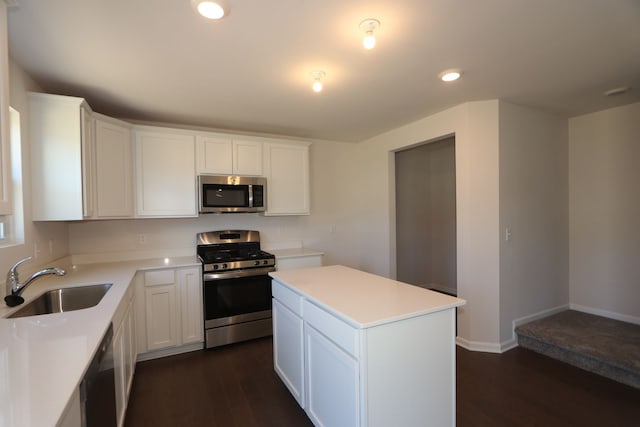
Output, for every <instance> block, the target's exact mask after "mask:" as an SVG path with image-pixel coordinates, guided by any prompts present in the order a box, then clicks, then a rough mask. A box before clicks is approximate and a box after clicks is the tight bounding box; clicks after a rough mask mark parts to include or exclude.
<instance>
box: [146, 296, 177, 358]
mask: <svg viewBox="0 0 640 427" xmlns="http://www.w3.org/2000/svg"><path fill="white" fill-rule="evenodd" d="M177 298H178V295H177V292H176V285H175V284H171V285H162V286H149V287H146V288H145V303H146V314H147V316H146V323H147V350H148V351H151V350H159V349H162V348H167V347H175V346H177V345H178V333H179V328H178V322H179V321H180V319H179V317H178V305H177V303H176V302H177Z"/></svg>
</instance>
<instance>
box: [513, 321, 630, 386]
mask: <svg viewBox="0 0 640 427" xmlns="http://www.w3.org/2000/svg"><path fill="white" fill-rule="evenodd" d="M516 333H517V334H518V345H520V346H522V347H524V348H528V349H530V350H533V351H536V352H538V353H542V354H544V355H547V356H549V357H553V358H555V359H558V360H562V361H564V362H566V363H570V364H572V365H574V366H577V367H579V368H582V369H586V370H587V371H590V372H594V373H596V374H599V375H603V376H605V377H607V378H610V379H612V380H615V381H619V382H621V383H624V384H627V385H630V386H632V387H635V388H639V389H640V325H634V324H632V323H627V322H621V321H619V320H612V319H607V318H605V317H600V316H595V315H593V314H587V313H582V312H579V311H574V310H567V311H563V312H561V313H557V314H554V315H553V316H549V317H545V318H544V319H540V320H536V321H533V322H530V323H527V324H525V325H520V326H518V327H517V328H516Z"/></svg>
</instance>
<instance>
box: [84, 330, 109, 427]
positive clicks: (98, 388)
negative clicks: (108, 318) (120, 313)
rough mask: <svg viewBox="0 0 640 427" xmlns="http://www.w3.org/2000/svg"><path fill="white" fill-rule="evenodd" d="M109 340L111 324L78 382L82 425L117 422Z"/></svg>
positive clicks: (105, 426)
mask: <svg viewBox="0 0 640 427" xmlns="http://www.w3.org/2000/svg"><path fill="white" fill-rule="evenodd" d="M112 340H113V324H110V325H109V329H108V330H107V332H106V333H105V334H104V337H103V338H102V342H101V343H100V346H99V347H98V350H97V351H96V354H95V356H93V360H92V361H91V365H89V368H88V369H87V373H86V374H85V376H84V379H83V380H82V383H81V384H80V402H81V406H82V426H83V427H115V426H116V425H117V419H116V418H117V417H116V386H115V375H114V369H113V346H112V342H111V341H112Z"/></svg>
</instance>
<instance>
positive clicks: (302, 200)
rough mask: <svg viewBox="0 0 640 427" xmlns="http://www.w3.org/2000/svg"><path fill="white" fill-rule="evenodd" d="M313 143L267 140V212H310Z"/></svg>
mask: <svg viewBox="0 0 640 427" xmlns="http://www.w3.org/2000/svg"><path fill="white" fill-rule="evenodd" d="M309 145H310V143H271V142H270V143H266V144H264V169H265V176H266V177H267V211H266V212H265V215H309V214H310V207H309V199H310V197H309Z"/></svg>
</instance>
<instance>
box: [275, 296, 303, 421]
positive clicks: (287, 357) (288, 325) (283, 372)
mask: <svg viewBox="0 0 640 427" xmlns="http://www.w3.org/2000/svg"><path fill="white" fill-rule="evenodd" d="M272 317H273V342H274V344H273V363H274V369H275V371H276V372H277V373H278V375H279V376H280V378H281V379H282V381H283V382H284V384H285V385H286V386H287V388H288V389H289V391H290V392H291V394H292V395H293V397H294V398H295V399H296V400H297V401H298V404H299V405H300V406H302V407H303V408H304V406H305V393H304V330H303V322H302V318H301V317H300V316H299V315H297V314H296V313H294V312H293V311H291V310H290V309H288V308H287V307H285V306H284V305H283V304H282V303H280V302H279V301H278V300H277V299H274V300H273V305H272Z"/></svg>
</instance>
